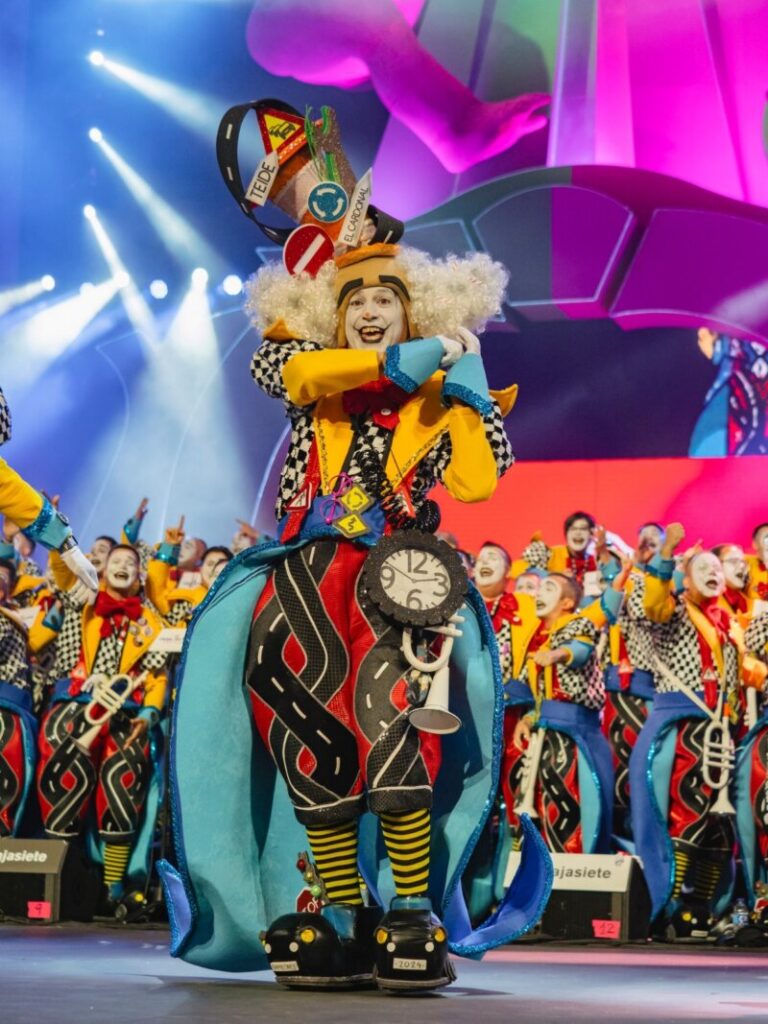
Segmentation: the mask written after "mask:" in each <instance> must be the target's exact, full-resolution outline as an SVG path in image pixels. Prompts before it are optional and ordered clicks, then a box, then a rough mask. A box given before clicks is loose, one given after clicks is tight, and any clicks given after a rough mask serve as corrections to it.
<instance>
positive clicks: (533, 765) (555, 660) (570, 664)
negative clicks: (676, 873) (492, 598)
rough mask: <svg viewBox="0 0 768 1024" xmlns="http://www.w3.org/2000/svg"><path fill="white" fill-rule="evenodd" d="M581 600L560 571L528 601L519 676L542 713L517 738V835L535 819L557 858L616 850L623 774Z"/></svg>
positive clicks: (518, 728) (608, 612) (507, 761)
mask: <svg viewBox="0 0 768 1024" xmlns="http://www.w3.org/2000/svg"><path fill="white" fill-rule="evenodd" d="M617 580H618V582H617V584H616V587H617V589H615V590H614V589H612V590H610V591H606V595H605V596H604V599H603V601H602V602H601V603H602V605H603V607H604V609H605V610H604V611H603V613H602V615H603V617H606V616H607V617H609V618H610V619H611V620H614V619H615V616H616V613H617V612H618V606H619V604H620V602H621V586H622V585H623V577H621V576H620V577H617ZM581 597H582V594H581V588H580V587H579V585H578V583H577V582H576V580H575V579H574V578H573V577H572V576H566V575H565V574H564V573H551V574H550V575H549V576H547V577H546V578H545V579H543V580H542V581H541V584H540V586H539V590H538V594H537V596H536V598H535V601H534V600H532V599H531V598H528V599H527V601H526V596H525V595H520V597H519V598H518V601H519V602H520V612H519V614H518V616H517V619H518V621H517V622H514V620H513V621H512V628H511V634H512V675H513V678H514V679H515V681H516V682H517V683H518V686H525V687H526V688H527V689H528V692H529V694H530V704H532V705H534V706H533V708H532V709H531V710H528V711H526V713H525V714H524V715H522V716H521V717H520V718H519V720H518V721H517V723H516V724H515V727H514V729H513V730H512V732H511V735H508V736H507V742H506V745H505V751H504V761H503V765H502V784H503V786H504V792H505V798H506V804H507V811H508V815H509V820H510V824H511V826H512V828H513V830H515V831H516V830H518V829H519V823H520V815H521V814H523V813H527V814H532V815H533V816H535V817H537V818H538V820H539V827H540V829H541V832H542V835H543V836H544V840H545V842H546V843H547V846H548V847H549V848H550V850H552V851H553V852H556V853H607V852H608V847H609V841H610V829H611V818H610V800H611V792H612V788H613V772H612V768H611V752H610V749H609V747H608V744H607V743H606V740H605V737H604V736H603V735H602V733H601V731H600V709H601V708H602V705H603V700H604V690H603V680H602V677H601V674H600V668H599V664H598V658H597V652H596V643H597V640H598V636H599V629H598V627H597V626H596V625H595V623H594V622H593V621H592V620H591V619H590V618H588V617H586V616H584V615H581V614H579V613H578V608H579V603H580V601H581Z"/></svg>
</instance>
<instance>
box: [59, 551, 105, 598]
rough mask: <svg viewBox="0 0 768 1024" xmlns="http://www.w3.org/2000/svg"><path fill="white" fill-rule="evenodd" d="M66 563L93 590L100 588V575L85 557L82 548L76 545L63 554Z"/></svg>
mask: <svg viewBox="0 0 768 1024" xmlns="http://www.w3.org/2000/svg"><path fill="white" fill-rule="evenodd" d="M61 557H62V560H63V562H64V565H66V567H67V568H68V569H69V570H70V572H73V573H74V574H75V576H77V578H78V579H79V580H80V581H81V582H82V583H84V584H85V585H86V587H89V588H90V589H91V590H98V589H99V577H98V575H97V574H96V570H95V569H94V568H93V566H92V565H91V563H90V562H89V561H88V559H87V558H86V557H85V555H84V554H83V552H82V551H81V550H80V548H79V547H78V546H77V545H75V546H74V547H73V548H70V549H69V550H68V551H64V552H63V553H62V555H61Z"/></svg>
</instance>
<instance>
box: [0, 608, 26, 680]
mask: <svg viewBox="0 0 768 1024" xmlns="http://www.w3.org/2000/svg"><path fill="white" fill-rule="evenodd" d="M0 679H1V680H2V681H3V682H4V683H10V684H11V686H18V687H20V688H22V689H26V688H27V687H28V686H29V661H28V659H27V643H26V639H25V637H24V634H23V633H22V631H21V630H20V629H18V628H17V627H16V626H14V625H13V623H12V622H9V621H8V619H7V618H6V617H5V616H4V615H3V616H0Z"/></svg>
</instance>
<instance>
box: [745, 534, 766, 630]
mask: <svg viewBox="0 0 768 1024" xmlns="http://www.w3.org/2000/svg"><path fill="white" fill-rule="evenodd" d="M752 549H753V553H750V554H749V555H747V564H748V565H749V596H750V597H752V598H755V599H756V600H758V601H765V602H768V523H760V524H759V525H758V526H756V527H755V529H754V530H753V531H752ZM762 611H768V604H767V605H766V607H765V608H763V609H761V612H762Z"/></svg>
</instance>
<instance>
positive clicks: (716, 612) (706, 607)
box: [700, 597, 731, 643]
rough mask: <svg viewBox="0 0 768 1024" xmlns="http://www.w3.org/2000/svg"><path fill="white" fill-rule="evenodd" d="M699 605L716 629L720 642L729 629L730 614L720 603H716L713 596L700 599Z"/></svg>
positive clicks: (725, 636)
mask: <svg viewBox="0 0 768 1024" xmlns="http://www.w3.org/2000/svg"><path fill="white" fill-rule="evenodd" d="M700 607H701V610H702V611H703V612H704V614H705V615H706V617H707V618H708V619H709V621H710V622H711V623H712V625H713V626H714V627H715V629H716V630H717V633H718V639H719V640H720V643H722V642H723V641H724V640H725V639H726V638H727V636H728V634H729V633H730V631H731V616H730V615H729V614H728V612H727V611H726V610H725V608H721V607H720V605H718V603H717V598H716V597H713V598H711V599H710V600H708V601H702V603H701V606H700Z"/></svg>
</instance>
